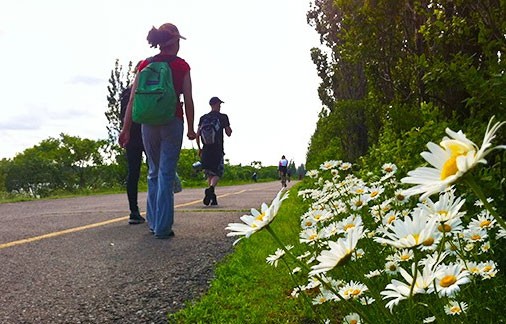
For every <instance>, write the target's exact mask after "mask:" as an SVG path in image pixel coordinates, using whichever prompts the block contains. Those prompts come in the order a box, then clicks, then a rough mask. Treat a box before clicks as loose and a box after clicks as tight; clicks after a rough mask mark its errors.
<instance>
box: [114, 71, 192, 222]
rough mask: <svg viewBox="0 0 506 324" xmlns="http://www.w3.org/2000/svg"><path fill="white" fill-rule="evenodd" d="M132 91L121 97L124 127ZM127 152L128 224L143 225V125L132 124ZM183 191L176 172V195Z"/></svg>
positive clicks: (125, 92) (129, 90)
mask: <svg viewBox="0 0 506 324" xmlns="http://www.w3.org/2000/svg"><path fill="white" fill-rule="evenodd" d="M141 62H142V61H140V62H139V63H137V66H136V68H135V72H137V69H138V67H139V64H140V63H141ZM131 91H132V87H131V86H129V87H127V88H126V89H125V90H123V92H122V93H121V95H120V108H121V109H120V121H121V124H122V125H123V120H124V119H125V113H126V108H127V106H128V101H129V100H130V94H131ZM125 151H126V159H127V171H128V173H127V179H126V189H127V197H128V208H129V210H130V217H129V219H128V224H131V225H135V224H142V223H144V222H145V221H146V220H145V219H144V217H142V216H141V213H140V210H139V204H138V196H139V178H140V173H141V165H142V154H143V153H144V145H143V144H142V131H141V124H138V123H135V122H132V126H131V128H130V140H129V141H128V144H127V145H126V147H125ZM182 190H183V188H182V186H181V180H180V179H179V176H178V175H177V172H176V178H175V180H174V193H178V192H181V191H182Z"/></svg>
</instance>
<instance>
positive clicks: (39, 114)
mask: <svg viewBox="0 0 506 324" xmlns="http://www.w3.org/2000/svg"><path fill="white" fill-rule="evenodd" d="M308 9H309V0H255V1H237V0H235V1H234V0H212V1H209V0H179V1H176V0H164V1H161V0H145V1H132V0H122V1H120V0H73V1H61V0H45V1H40V0H17V1H2V2H1V4H0V69H1V73H0V89H1V90H0V100H1V104H0V143H1V144H0V158H13V157H14V156H15V155H16V154H17V153H21V152H23V151H24V150H25V149H27V148H30V147H33V146H34V145H37V144H38V143H40V142H41V141H42V140H44V139H47V138H49V137H54V138H57V137H59V134H60V133H65V134H67V135H71V136H79V137H81V138H89V139H93V140H98V139H106V138H107V129H106V125H107V124H108V122H107V118H106V117H105V115H104V112H105V111H106V110H107V99H106V98H107V85H108V79H109V77H110V74H111V71H112V70H113V68H114V63H115V61H116V59H119V63H120V64H122V65H123V66H125V68H126V66H127V65H128V63H129V61H132V62H133V63H134V64H135V63H136V62H137V61H139V60H141V59H144V58H146V57H149V56H152V55H155V54H157V53H158V50H157V49H153V48H150V47H149V45H148V43H147V41H146V36H147V34H148V31H149V30H150V29H151V28H152V27H153V26H155V27H159V26H160V25H162V24H163V23H166V22H171V23H173V24H175V25H176V26H177V27H178V28H179V31H180V33H181V34H182V35H183V36H185V37H186V38H187V39H186V40H181V45H180V51H179V53H178V56H180V57H182V58H184V59H185V60H186V61H187V62H188V63H189V65H190V67H191V78H192V85H193V99H194V103H195V128H196V126H197V123H198V118H199V117H200V116H201V115H203V114H205V113H207V112H209V111H210V106H209V103H208V102H209V99H210V98H211V97H212V96H218V97H220V98H221V99H222V100H223V101H224V102H225V103H224V104H222V106H221V112H222V113H225V114H227V115H228V116H229V119H230V126H231V128H232V130H233V133H232V136H231V137H226V138H225V144H224V146H225V153H226V155H225V158H226V159H229V161H230V163H231V164H234V165H235V164H242V165H248V164H250V163H251V162H252V161H261V162H262V164H263V165H264V166H266V165H277V163H278V161H279V159H280V158H281V155H286V157H287V159H289V160H293V161H294V162H295V164H296V165H300V164H301V163H305V158H306V151H307V147H308V144H309V141H310V138H311V135H312V134H313V132H314V130H315V127H316V122H317V120H318V113H319V112H320V110H321V107H322V104H321V101H320V100H319V98H318V93H317V88H318V85H319V82H320V81H319V78H318V76H317V72H316V67H315V65H314V64H313V62H312V61H311V57H310V49H311V48H312V47H318V46H320V43H319V36H318V34H317V33H316V31H314V29H313V28H312V27H311V26H309V25H308V24H307V21H306V12H307V11H308ZM186 127H187V126H186V121H185V134H186ZM185 138H186V136H185ZM193 147H195V148H196V143H195V141H193V142H192V141H189V140H188V139H187V138H186V139H185V140H184V141H183V148H190V149H191V148H193Z"/></svg>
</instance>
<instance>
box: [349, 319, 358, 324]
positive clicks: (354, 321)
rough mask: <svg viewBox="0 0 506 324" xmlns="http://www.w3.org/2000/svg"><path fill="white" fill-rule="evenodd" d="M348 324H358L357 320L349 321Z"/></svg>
mask: <svg viewBox="0 0 506 324" xmlns="http://www.w3.org/2000/svg"><path fill="white" fill-rule="evenodd" d="M349 323H350V324H357V323H358V321H357V320H350V321H349Z"/></svg>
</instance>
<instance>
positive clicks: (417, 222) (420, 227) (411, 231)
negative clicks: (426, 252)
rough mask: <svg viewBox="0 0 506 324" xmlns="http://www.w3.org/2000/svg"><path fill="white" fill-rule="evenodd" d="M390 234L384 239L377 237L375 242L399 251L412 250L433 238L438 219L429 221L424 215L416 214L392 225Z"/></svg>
mask: <svg viewBox="0 0 506 324" xmlns="http://www.w3.org/2000/svg"><path fill="white" fill-rule="evenodd" d="M387 228H388V232H386V233H384V236H385V237H386V238H383V237H375V238H374V240H375V241H376V242H378V243H380V244H389V245H392V246H394V247H396V248H398V249H402V248H412V247H415V246H418V245H421V244H423V243H424V241H425V240H427V239H430V238H432V232H434V230H435V228H436V219H435V218H431V219H428V218H427V216H425V215H423V214H420V213H418V214H416V213H415V214H414V215H412V217H406V218H405V219H404V220H401V219H398V220H396V221H394V222H393V223H392V224H390V225H389V226H388V227H387Z"/></svg>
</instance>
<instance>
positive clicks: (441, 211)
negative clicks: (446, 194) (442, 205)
mask: <svg viewBox="0 0 506 324" xmlns="http://www.w3.org/2000/svg"><path fill="white" fill-rule="evenodd" d="M437 213H438V214H439V215H441V216H443V217H445V216H446V215H448V211H446V210H439V211H438V212H437Z"/></svg>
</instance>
